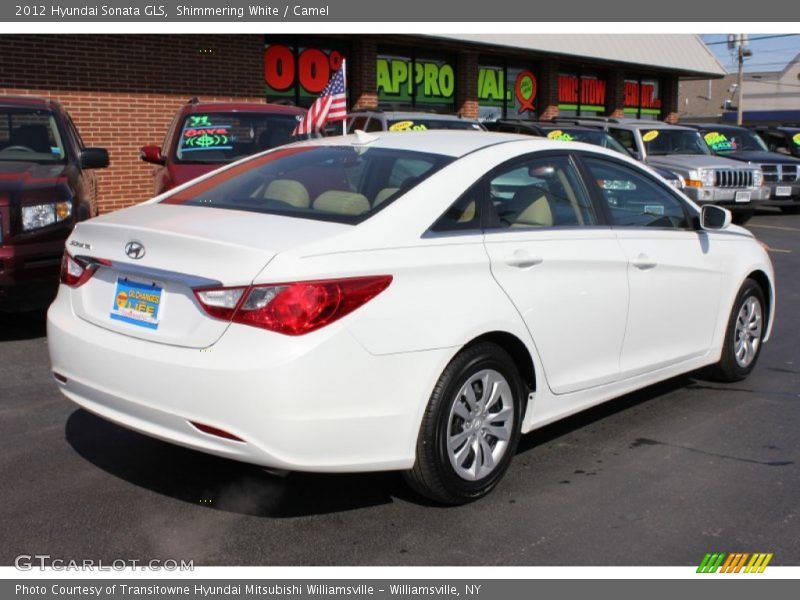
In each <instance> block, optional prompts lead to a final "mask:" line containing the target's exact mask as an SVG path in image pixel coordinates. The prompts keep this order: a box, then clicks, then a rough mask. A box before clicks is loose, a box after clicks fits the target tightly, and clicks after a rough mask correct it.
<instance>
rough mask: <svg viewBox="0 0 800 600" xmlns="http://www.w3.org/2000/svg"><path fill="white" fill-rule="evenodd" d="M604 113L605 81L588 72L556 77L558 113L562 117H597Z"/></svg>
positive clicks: (573, 72) (563, 74) (579, 71)
mask: <svg viewBox="0 0 800 600" xmlns="http://www.w3.org/2000/svg"><path fill="white" fill-rule="evenodd" d="M605 111H606V81H605V79H602V78H601V77H600V75H598V74H596V73H594V72H590V71H581V70H578V71H572V72H569V71H567V72H562V73H561V74H559V76H558V112H559V115H561V116H564V117H577V116H586V115H599V114H603V113H605Z"/></svg>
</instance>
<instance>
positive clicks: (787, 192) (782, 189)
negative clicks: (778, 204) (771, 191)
mask: <svg viewBox="0 0 800 600" xmlns="http://www.w3.org/2000/svg"><path fill="white" fill-rule="evenodd" d="M775 195H776V196H778V197H780V198H786V197H787V196H791V195H792V188H791V186H788V185H780V186H778V187H776V188H775Z"/></svg>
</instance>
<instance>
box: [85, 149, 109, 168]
mask: <svg viewBox="0 0 800 600" xmlns="http://www.w3.org/2000/svg"><path fill="white" fill-rule="evenodd" d="M108 162H109V161H108V150H106V149H105V148H84V149H83V150H81V167H83V168H84V169H105V168H106V167H107V166H108Z"/></svg>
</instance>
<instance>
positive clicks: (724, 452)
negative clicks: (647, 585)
mask: <svg viewBox="0 0 800 600" xmlns="http://www.w3.org/2000/svg"><path fill="white" fill-rule="evenodd" d="M748 227H751V229H752V231H753V232H754V233H755V234H756V235H757V236H758V237H759V238H760V239H761V240H763V241H765V242H766V243H767V244H769V246H770V247H771V248H772V249H773V251H772V259H773V261H774V264H775V267H776V271H777V283H778V311H779V312H778V321H777V324H776V328H775V331H774V334H773V338H772V340H771V341H770V342H769V343H768V344H767V345H766V346H765V347H764V351H763V353H762V355H761V359H760V362H759V364H758V367H757V368H756V370H755V372H754V373H753V374H752V375H751V377H750V378H749V379H747V380H746V381H743V382H741V383H738V384H732V385H721V384H717V383H713V382H709V381H706V380H704V379H703V378H702V377H700V376H697V375H691V376H684V377H679V378H676V379H672V380H670V381H667V382H664V383H662V384H659V385H657V386H653V387H649V388H647V389H645V390H642V391H639V392H637V393H634V394H630V395H627V396H625V397H623V398H620V399H618V400H615V401H612V402H610V403H607V404H605V405H603V406H600V407H597V408H595V409H593V410H591V411H588V412H586V413H583V414H581V415H577V416H575V417H573V418H570V419H568V420H566V421H563V422H560V423H557V424H555V425H552V426H549V427H547V428H545V429H542V430H539V431H537V432H534V433H532V434H530V435H528V436H525V437H524V438H523V440H522V443H521V445H520V449H519V452H518V455H517V457H516V459H515V461H514V463H513V464H512V467H511V470H510V471H509V473H508V474H507V475H506V477H505V479H504V481H503V482H502V483H501V485H500V487H499V488H498V489H497V490H496V491H495V492H494V493H492V494H491V495H490V496H489V497H488V498H485V499H484V500H481V501H479V502H477V503H474V504H471V505H468V506H462V507H457V508H443V507H439V506H434V505H431V504H429V503H427V502H426V501H424V500H422V499H420V498H418V497H416V496H415V495H414V494H413V493H411V492H410V491H408V490H407V489H406V488H405V487H404V485H403V483H402V481H401V479H400V478H399V477H398V476H397V475H396V474H392V473H379V474H366V475H343V476H334V475H306V474H290V475H289V476H287V477H277V476H274V475H271V474H268V473H266V472H264V471H263V470H261V469H259V468H257V467H252V466H248V465H243V464H238V463H235V462H230V461H227V460H223V459H218V458H215V457H211V456H205V455H203V454H199V453H195V452H192V451H189V450H184V449H182V448H178V447H175V446H171V445H169V444H166V443H162V442H159V441H156V440H152V439H149V438H147V437H145V436H142V435H139V434H137V433H133V432H130V431H127V430H125V429H122V428H120V427H117V426H116V425H113V424H111V423H108V422H105V421H103V420H101V419H99V418H97V417H95V416H93V415H91V414H89V413H87V412H85V411H83V410H80V409H78V408H77V407H76V406H75V405H73V404H71V403H70V402H69V401H67V400H66V399H65V398H63V397H62V396H61V395H60V394H59V392H58V391H57V389H56V386H55V384H54V383H53V382H52V380H51V376H50V372H49V364H48V358H47V346H46V344H47V342H46V338H45V328H44V316H43V315H41V314H39V315H29V316H25V317H19V316H15V317H8V316H6V317H0V482H2V483H1V484H0V523H2V525H1V526H0V564H3V565H9V564H13V562H14V558H15V557H16V556H17V555H20V554H31V555H32V554H49V555H51V556H52V557H53V558H62V559H66V560H69V559H74V560H82V559H95V560H98V559H100V560H103V561H112V560H115V559H138V560H149V559H153V558H160V559H168V558H171V559H184V560H194V563H195V565H457V566H461V565H696V564H698V563H699V561H700V560H701V559H702V557H703V555H704V554H705V553H706V552H710V551H722V552H737V551H744V552H773V553H774V558H773V560H772V564H774V565H797V564H800V535H798V532H800V503H798V498H800V443H798V442H800V431H799V429H800V339H799V338H800V276H798V275H799V274H800V215H793V216H787V215H781V214H778V213H774V212H773V213H766V212H765V213H763V214H759V215H757V216H756V217H755V218H754V219H753V220H752V221H751V222H750V223H749V224H748Z"/></svg>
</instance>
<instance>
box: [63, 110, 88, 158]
mask: <svg viewBox="0 0 800 600" xmlns="http://www.w3.org/2000/svg"><path fill="white" fill-rule="evenodd" d="M67 128H68V129H69V130H70V133H71V134H72V136H73V137H74V138H75V142H76V143H77V144H78V149H79V150H83V149H84V148H86V144H84V143H83V138H82V137H81V134H80V133H79V132H78V128H77V127H75V123H74V122H73V121H72V117H71V116H69V115H67Z"/></svg>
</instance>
